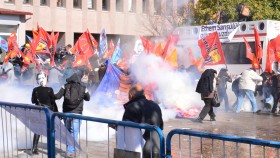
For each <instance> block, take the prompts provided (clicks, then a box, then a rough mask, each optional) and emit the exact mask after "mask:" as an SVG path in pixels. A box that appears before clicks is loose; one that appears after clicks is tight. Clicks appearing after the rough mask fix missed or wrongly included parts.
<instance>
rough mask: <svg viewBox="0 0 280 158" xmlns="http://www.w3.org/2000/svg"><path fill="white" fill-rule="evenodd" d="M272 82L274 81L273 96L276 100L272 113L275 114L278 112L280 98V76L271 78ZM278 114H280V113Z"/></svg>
mask: <svg viewBox="0 0 280 158" xmlns="http://www.w3.org/2000/svg"><path fill="white" fill-rule="evenodd" d="M271 80H272V89H271V91H272V92H271V94H272V95H273V99H274V103H273V107H272V110H271V113H275V112H276V110H277V104H278V101H279V98H280V74H274V75H273V76H272V77H271ZM278 113H279V111H278Z"/></svg>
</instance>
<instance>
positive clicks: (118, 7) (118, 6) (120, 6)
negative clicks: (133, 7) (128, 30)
mask: <svg viewBox="0 0 280 158" xmlns="http://www.w3.org/2000/svg"><path fill="white" fill-rule="evenodd" d="M116 11H117V12H122V11H123V0H116Z"/></svg>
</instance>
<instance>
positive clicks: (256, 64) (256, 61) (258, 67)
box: [252, 55, 261, 70]
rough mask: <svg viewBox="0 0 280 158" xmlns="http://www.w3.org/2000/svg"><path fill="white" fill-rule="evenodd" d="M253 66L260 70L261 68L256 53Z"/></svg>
mask: <svg viewBox="0 0 280 158" xmlns="http://www.w3.org/2000/svg"><path fill="white" fill-rule="evenodd" d="M252 68H254V69H256V70H259V69H260V68H261V66H260V63H259V61H258V58H257V57H256V56H255V55H254V56H253V60H252Z"/></svg>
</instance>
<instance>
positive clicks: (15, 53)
mask: <svg viewBox="0 0 280 158" xmlns="http://www.w3.org/2000/svg"><path fill="white" fill-rule="evenodd" d="M7 40H8V51H7V54H6V56H5V58H4V61H5V62H7V61H8V60H9V59H13V58H15V57H19V58H20V57H22V58H24V54H23V53H22V52H21V50H20V49H19V46H18V44H17V42H16V40H17V35H16V33H15V32H13V33H12V34H11V35H10V36H9V37H8V39H7Z"/></svg>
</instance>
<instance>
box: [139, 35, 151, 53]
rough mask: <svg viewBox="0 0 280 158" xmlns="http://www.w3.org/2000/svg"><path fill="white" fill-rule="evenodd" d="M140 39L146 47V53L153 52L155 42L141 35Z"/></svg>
mask: <svg viewBox="0 0 280 158" xmlns="http://www.w3.org/2000/svg"><path fill="white" fill-rule="evenodd" d="M140 39H141V41H142V45H143V47H144V49H145V52H146V53H151V52H152V51H153V49H154V43H153V42H151V41H150V40H149V39H148V38H145V37H142V36H140Z"/></svg>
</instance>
